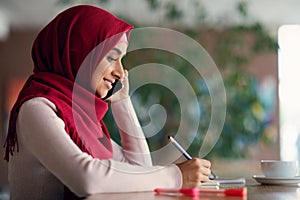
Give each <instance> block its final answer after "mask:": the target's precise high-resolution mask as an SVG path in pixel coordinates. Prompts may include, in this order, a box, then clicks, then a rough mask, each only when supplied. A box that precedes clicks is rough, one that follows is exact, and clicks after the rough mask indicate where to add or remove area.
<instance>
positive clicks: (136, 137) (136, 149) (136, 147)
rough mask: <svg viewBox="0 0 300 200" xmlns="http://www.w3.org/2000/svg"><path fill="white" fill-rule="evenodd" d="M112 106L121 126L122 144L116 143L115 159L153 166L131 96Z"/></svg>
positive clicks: (117, 121)
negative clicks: (119, 145)
mask: <svg viewBox="0 0 300 200" xmlns="http://www.w3.org/2000/svg"><path fill="white" fill-rule="evenodd" d="M111 108H112V113H113V115H114V118H115V121H116V123H117V125H118V128H119V132H120V136H121V145H122V147H119V148H118V146H117V144H115V145H114V152H115V154H114V159H115V160H119V161H122V162H128V163H131V164H136V165H143V166H151V165H152V160H151V155H150V151H149V148H148V144H147V141H146V138H145V136H144V133H143V130H142V128H141V126H140V123H139V121H138V118H137V116H136V113H135V111H134V108H133V106H132V103H131V100H130V98H129V97H128V98H126V99H123V100H121V101H118V102H115V103H112V104H111ZM120 148H121V151H120ZM119 152H122V153H119Z"/></svg>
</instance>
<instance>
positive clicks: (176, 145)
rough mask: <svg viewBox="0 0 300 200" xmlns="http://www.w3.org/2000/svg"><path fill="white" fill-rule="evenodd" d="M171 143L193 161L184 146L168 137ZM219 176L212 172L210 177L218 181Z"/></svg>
mask: <svg viewBox="0 0 300 200" xmlns="http://www.w3.org/2000/svg"><path fill="white" fill-rule="evenodd" d="M168 139H169V141H170V142H171V143H172V144H173V145H174V146H175V147H176V148H177V149H178V150H179V151H180V152H181V153H182V154H183V156H184V157H185V158H186V159H187V160H191V159H192V156H190V154H188V152H186V151H185V150H184V149H183V148H182V146H181V145H180V144H179V143H178V142H177V141H176V140H175V139H174V138H173V137H172V136H170V135H169V136H168ZM216 178H217V176H216V175H215V174H214V173H213V172H211V175H210V176H209V179H210V180H214V179H216Z"/></svg>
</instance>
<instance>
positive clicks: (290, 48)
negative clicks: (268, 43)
mask: <svg viewBox="0 0 300 200" xmlns="http://www.w3.org/2000/svg"><path fill="white" fill-rule="evenodd" d="M278 42H279V52H278V55H279V58H278V59H279V63H278V65H279V67H278V70H279V71H278V76H279V77H278V78H279V109H280V110H279V112H280V158H281V159H282V160H299V159H300V149H299V147H300V137H299V136H300V90H299V86H300V54H299V52H300V25H284V26H281V27H280V28H279V31H278Z"/></svg>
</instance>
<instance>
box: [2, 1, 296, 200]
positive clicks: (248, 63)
mask: <svg viewBox="0 0 300 200" xmlns="http://www.w3.org/2000/svg"><path fill="white" fill-rule="evenodd" d="M76 4H91V5H96V6H99V7H102V8H104V9H106V10H108V11H111V12H112V13H114V14H115V15H117V16H118V17H120V18H122V19H124V20H125V21H128V22H130V23H131V24H133V25H134V26H135V27H137V28H138V27H147V26H154V27H166V28H171V29H173V30H177V31H180V32H182V33H184V34H186V35H188V36H189V37H191V38H193V39H195V40H196V41H198V42H199V44H201V45H202V46H203V47H204V48H205V50H206V51H207V52H208V53H209V55H210V56H211V57H212V58H213V60H214V62H215V63H216V65H217V67H218V69H219V71H220V73H221V75H222V78H223V81H224V85H225V89H226V95H227V99H226V106H227V112H226V119H225V123H224V127H223V130H222V133H221V136H220V138H219V140H218V142H217V143H216V145H215V146H214V148H213V149H212V151H211V152H210V153H209V154H208V155H207V156H206V158H208V159H210V160H211V161H212V163H213V169H214V171H215V172H216V173H218V174H220V175H221V176H227V177H230V176H246V177H247V176H248V177H251V176H252V175H253V174H258V173H260V169H259V160H260V159H284V160H288V159H289V160H291V159H295V160H298V159H299V156H300V154H299V150H298V149H299V146H300V140H299V133H300V123H299V119H300V105H299V102H300V101H299V100H300V96H299V94H297V91H298V90H297V87H298V85H299V82H300V79H299V76H300V73H299V71H300V68H299V58H298V55H297V54H298V52H300V51H299V49H300V39H299V38H300V37H299V36H300V26H299V25H298V24H300V13H299V9H300V2H298V1H296V0H277V1H276V2H274V1H271V0H260V1H258V0H254V1H244V0H209V1H208V0H185V1H180V0H127V1H125V2H124V1H117V0H92V1H78V0H77V1H74V0H73V1H69V0H46V1H38V0H9V1H8V0H0V70H1V73H0V131H1V137H0V142H1V144H3V143H4V140H5V135H6V126H7V120H8V117H9V111H10V109H11V106H12V105H13V103H14V101H15V99H16V95H17V94H18V91H19V90H20V87H21V86H22V84H23V83H24V81H25V80H26V78H27V77H28V75H29V74H30V73H31V72H32V68H33V66H32V61H31V55H30V53H31V45H32V42H33V40H34V38H35V36H36V35H37V33H38V32H39V30H40V29H41V28H42V27H43V26H45V25H46V24H47V23H48V22H49V21H50V20H51V19H52V18H53V17H54V16H55V15H56V14H57V13H58V12H60V11H62V10H63V9H65V8H68V7H70V6H74V5H76ZM150 62H155V63H161V64H165V65H168V66H172V67H174V68H175V69H176V70H177V71H179V72H180V73H181V74H183V75H184V76H185V77H186V78H187V79H188V80H189V81H190V83H191V85H192V87H193V89H194V91H195V93H196V95H197V100H198V103H199V109H200V113H201V120H200V124H199V129H198V131H197V135H196V137H195V138H189V135H188V134H187V136H186V140H189V139H190V140H191V139H192V145H191V146H190V148H189V149H188V151H189V153H190V154H192V155H193V156H197V155H198V153H199V149H200V147H201V143H202V141H203V138H204V136H205V133H206V131H207V129H208V125H209V122H210V117H211V110H210V108H211V107H210V106H211V101H210V94H209V92H208V90H207V85H206V83H205V81H204V80H203V79H202V78H201V75H195V71H193V68H192V67H191V66H189V65H190V64H189V63H188V62H187V61H186V60H184V59H182V58H180V57H178V56H176V55H173V54H171V53H168V52H164V51H158V50H151V49H147V50H143V51H134V52H130V53H129V54H128V55H127V56H126V57H125V58H124V65H125V66H126V67H127V68H128V69H132V68H134V67H135V66H138V65H141V64H145V63H150ZM132 99H133V102H134V105H135V108H136V112H137V114H138V117H139V120H140V122H141V124H142V125H143V126H146V125H147V124H148V123H149V121H150V120H151V119H150V117H149V108H150V107H151V105H153V104H160V105H162V106H163V107H164V109H165V111H166V113H167V118H166V122H165V124H164V126H163V128H162V129H161V130H159V132H158V134H156V135H155V136H152V137H149V138H148V142H149V145H150V149H151V150H152V151H153V150H156V149H159V148H160V147H162V146H164V145H165V144H166V142H167V141H166V137H165V136H166V135H167V134H168V133H170V132H174V131H175V130H176V128H178V124H179V123H180V113H179V110H180V109H179V108H178V106H179V105H178V100H177V99H176V97H175V96H174V94H172V92H170V91H169V90H168V89H167V88H164V87H161V86H158V85H154V84H148V85H145V86H143V87H141V88H139V89H138V90H137V91H136V92H135V93H134V94H133V95H132ZM111 118H112V116H111V113H110V112H109V113H108V114H107V116H106V118H105V121H106V122H107V124H108V128H109V129H110V132H111V133H112V137H113V138H115V139H116V140H118V139H119V138H118V135H117V134H116V133H117V129H116V126H115V124H114V123H113V122H112V120H111ZM156 120H157V121H160V116H156ZM158 123H159V122H158ZM2 151H3V149H1V151H0V153H1V155H3V152H2ZM236 168H239V169H242V170H237V169H236ZM237 171H241V172H237ZM239 173H241V174H239ZM7 186H8V183H7V164H6V163H5V161H3V160H1V161H0V188H3V189H2V190H7V188H8V187H7ZM0 199H1V197H0Z"/></svg>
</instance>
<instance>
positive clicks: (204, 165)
mask: <svg viewBox="0 0 300 200" xmlns="http://www.w3.org/2000/svg"><path fill="white" fill-rule="evenodd" d="M177 166H178V167H179V169H180V171H181V174H182V188H194V187H199V186H200V185H201V183H202V182H209V181H210V179H209V175H210V174H211V170H210V166H211V163H210V161H208V160H204V159H200V158H193V159H191V160H187V161H185V162H182V163H179V164H177Z"/></svg>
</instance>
